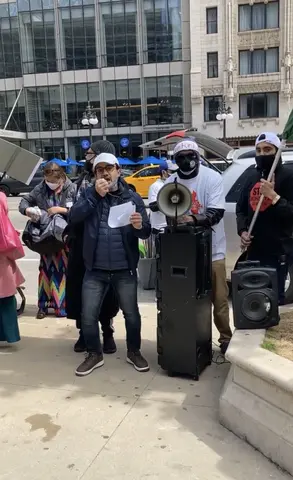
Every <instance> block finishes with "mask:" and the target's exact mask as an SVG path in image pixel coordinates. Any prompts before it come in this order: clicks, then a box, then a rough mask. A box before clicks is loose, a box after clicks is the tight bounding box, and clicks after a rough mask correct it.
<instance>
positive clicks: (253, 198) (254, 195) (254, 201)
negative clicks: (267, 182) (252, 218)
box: [249, 182, 272, 212]
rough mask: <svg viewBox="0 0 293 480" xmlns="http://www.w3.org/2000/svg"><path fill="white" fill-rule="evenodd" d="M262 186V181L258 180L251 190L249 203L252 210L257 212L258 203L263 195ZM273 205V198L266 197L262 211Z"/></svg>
mask: <svg viewBox="0 0 293 480" xmlns="http://www.w3.org/2000/svg"><path fill="white" fill-rule="evenodd" d="M260 186H261V183H260V182H257V183H256V184H255V185H254V187H252V189H251V191H250V198H249V203H250V206H251V208H252V210H253V211H254V212H255V210H256V207H257V205H258V202H259V199H260V197H261V193H260ZM271 205H272V200H270V199H269V198H266V197H265V198H264V200H263V202H262V205H261V207H260V212H264V211H265V210H267V208H269V207H270V206H271Z"/></svg>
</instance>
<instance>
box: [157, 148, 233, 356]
mask: <svg viewBox="0 0 293 480" xmlns="http://www.w3.org/2000/svg"><path fill="white" fill-rule="evenodd" d="M173 153H174V159H175V162H176V164H177V166H178V170H177V171H176V173H174V174H173V175H171V176H170V177H169V178H168V179H167V180H166V182H165V184H167V183H173V182H174V180H175V179H177V182H178V183H181V184H182V185H185V187H187V188H188V189H189V190H190V193H191V195H192V206H191V209H190V212H189V213H188V214H187V215H183V216H182V217H180V218H178V222H179V223H181V224H189V223H190V224H192V225H195V226H204V227H207V228H212V230H213V233H212V301H213V306H214V322H215V325H216V327H217V329H218V331H219V332H220V338H219V344H220V348H221V352H222V353H223V354H225V353H226V350H227V348H228V345H229V342H230V339H231V337H232V332H231V329H230V324H229V303H228V294H229V291H228V286H227V282H226V266H225V256H226V237H225V230H224V222H223V216H224V212H225V197H224V190H223V182H222V177H221V175H220V174H219V173H217V172H215V171H214V170H212V169H210V168H207V167H205V166H204V165H202V164H201V161H200V155H199V150H198V145H197V143H196V142H194V141H192V140H188V139H187V140H183V141H181V142H179V143H178V144H177V145H176V146H175V148H174V152H173Z"/></svg>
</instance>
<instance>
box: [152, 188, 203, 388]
mask: <svg viewBox="0 0 293 480" xmlns="http://www.w3.org/2000/svg"><path fill="white" fill-rule="evenodd" d="M157 203H158V207H159V209H160V211H161V212H162V213H164V214H165V215H166V217H167V218H168V221H169V222H170V221H171V225H170V226H168V227H167V228H166V229H165V232H164V233H162V234H160V235H158V239H157V304H158V322H157V351H158V363H159V365H160V366H161V367H162V368H163V369H164V370H167V372H168V374H169V375H170V376H172V375H175V374H181V375H191V376H192V377H193V378H194V379H196V380H198V378H199V375H200V373H201V372H202V371H203V370H204V369H205V368H206V366H207V365H210V364H211V360H212V319H211V311H212V310H211V278H212V276H211V265H212V263H211V258H212V252H211V230H210V229H208V230H207V229H204V228H201V227H200V228H196V227H194V225H192V226H189V225H178V224H177V218H178V217H180V216H182V215H184V214H186V213H187V212H188V211H189V210H190V207H191V194H190V191H189V190H188V189H187V188H186V187H185V186H183V185H180V184H178V183H177V182H176V183H170V184H167V185H165V186H164V187H163V188H162V189H161V190H160V192H159V195H158V199H157Z"/></svg>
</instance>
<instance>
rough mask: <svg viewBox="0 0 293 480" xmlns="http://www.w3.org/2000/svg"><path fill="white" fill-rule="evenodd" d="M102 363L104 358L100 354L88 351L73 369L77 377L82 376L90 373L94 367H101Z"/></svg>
mask: <svg viewBox="0 0 293 480" xmlns="http://www.w3.org/2000/svg"><path fill="white" fill-rule="evenodd" d="M103 365H104V359H103V355H102V354H98V353H88V354H87V356H86V357H85V360H84V362H82V363H81V364H80V365H79V367H77V369H76V370H75V375H77V376H78V377H84V376H85V375H89V374H90V373H92V372H93V371H94V370H95V369H96V368H99V367H102V366H103Z"/></svg>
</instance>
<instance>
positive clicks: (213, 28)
mask: <svg viewBox="0 0 293 480" xmlns="http://www.w3.org/2000/svg"><path fill="white" fill-rule="evenodd" d="M207 33H208V34H210V33H218V8H217V7H213V8H207Z"/></svg>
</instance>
